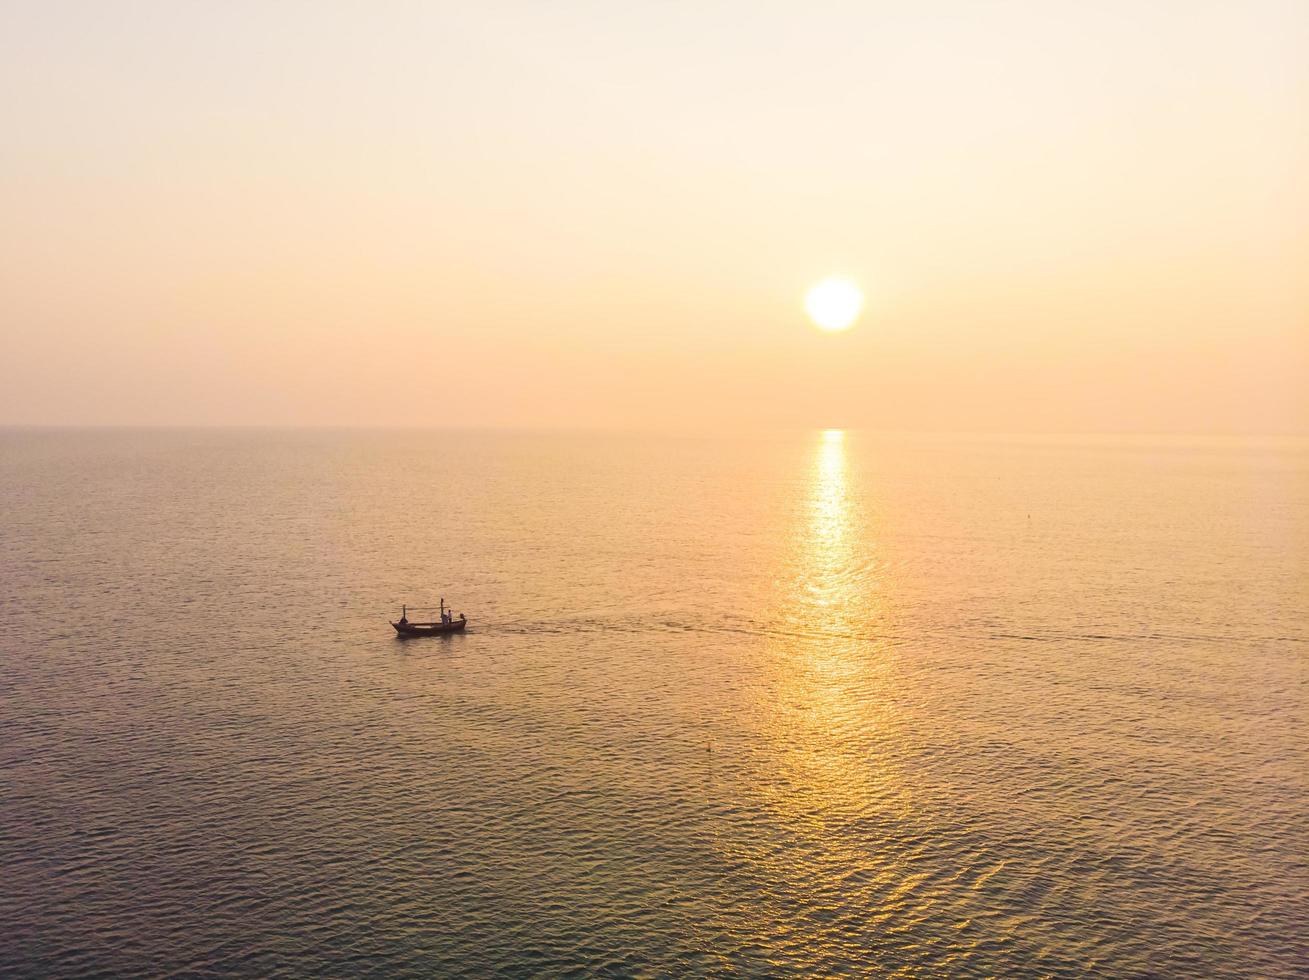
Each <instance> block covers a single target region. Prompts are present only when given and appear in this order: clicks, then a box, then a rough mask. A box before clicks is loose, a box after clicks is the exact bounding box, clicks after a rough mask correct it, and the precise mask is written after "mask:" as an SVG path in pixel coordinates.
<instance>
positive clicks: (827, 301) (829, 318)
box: [804, 276, 864, 330]
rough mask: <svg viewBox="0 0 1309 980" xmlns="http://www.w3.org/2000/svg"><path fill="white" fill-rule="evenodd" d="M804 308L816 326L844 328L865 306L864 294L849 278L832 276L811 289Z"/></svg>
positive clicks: (806, 296)
mask: <svg viewBox="0 0 1309 980" xmlns="http://www.w3.org/2000/svg"><path fill="white" fill-rule="evenodd" d="M804 308H805V312H806V313H808V314H809V319H810V320H812V321H813V322H814V325H815V326H817V327H819V328H821V329H823V330H844V329H846V328H847V327H848V326H850V324H852V323H854V322H855V320H856V319H858V317H859V313H860V311H861V310H862V309H863V308H864V294H863V293H862V292H861V291H860V289H859V287H858V286H856V285H855V284H854V283H852V282H851V281H850V280H849V279H842V278H841V277H840V276H832V277H831V278H828V279H824V280H823V281H822V282H820V283H818V284H817V285H816V286H814V287H813V288H812V289H810V290H809V292H808V293H807V294H806V295H805V300H804Z"/></svg>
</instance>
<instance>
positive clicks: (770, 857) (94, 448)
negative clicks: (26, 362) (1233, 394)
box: [0, 431, 1309, 977]
mask: <svg viewBox="0 0 1309 980" xmlns="http://www.w3.org/2000/svg"><path fill="white" fill-rule="evenodd" d="M0 507H2V508H3V509H2V511H0V516H2V518H3V520H2V521H0V653H2V656H0V975H5V976H22V975H29V976H47V975H56V974H165V973H178V972H187V973H194V974H199V975H220V974H224V975H226V974H239V975H245V976H256V975H257V976H267V975H300V976H319V977H331V976H348V975H357V974H371V975H393V974H410V975H468V976H485V975H490V974H506V975H529V974H548V975H557V974H565V973H569V974H575V975H584V974H599V975H605V976H628V975H726V974H734V973H739V974H745V975H756V976H764V975H779V974H804V975H820V974H845V975H850V974H865V973H868V974H879V975H880V974H896V975H904V976H921V977H935V976H941V977H946V976H948V977H983V976H1083V975H1114V976H1147V975H1148V976H1159V975H1168V976H1177V977H1201V976H1259V977H1288V976H1304V975H1307V974H1309V813H1307V809H1309V808H1307V806H1306V801H1307V800H1309V792H1307V791H1309V670H1307V669H1306V666H1307V662H1309V623H1307V619H1309V616H1307V613H1306V610H1307V609H1309V447H1307V446H1306V444H1305V443H1303V442H1287V441H1281V442H1276V441H1263V442H1254V443H1250V442H1245V443H1242V442H1235V441H1226V442H1225V441H1203V440H1191V441H1187V440H1172V441H1169V440H1137V441H1131V442H1129V443H1127V444H1126V445H1123V444H1119V443H1114V442H1111V441H1102V440H1095V439H1082V440H1063V441H1059V440H1017V439H1001V438H995V439H980V438H972V439H964V438H944V437H940V438H924V437H916V438H909V437H905V438H893V437H887V436H874V435H870V434H863V433H857V432H852V433H848V434H845V435H844V436H842V434H840V433H828V434H823V433H795V434H790V435H779V436H777V437H774V438H749V439H733V438H689V439H677V438H661V437H620V436H603V435H545V436H543V435H473V434H465V433H459V434H440V433H409V434H402V433H368V432H356V433H330V432H298V433H297V432H258V433H253V432H108V433H91V432H35V431H9V432H0ZM441 596H445V597H446V598H447V599H449V600H451V601H452V602H453V603H454V605H455V607H456V608H457V609H458V610H461V611H463V612H465V613H466V614H467V616H468V620H469V629H468V633H467V635H464V636H458V637H447V638H430V639H422V640H409V641H404V640H399V639H397V638H396V637H395V635H394V633H393V631H392V630H391V627H390V626H389V625H388V624H387V619H388V617H390V618H395V617H396V616H397V615H398V613H399V608H400V604H401V602H409V603H410V604H412V605H435V604H436V603H437V601H438V599H439V598H440V597H441Z"/></svg>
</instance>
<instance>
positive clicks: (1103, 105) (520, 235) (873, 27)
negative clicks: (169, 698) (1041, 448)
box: [0, 0, 1309, 433]
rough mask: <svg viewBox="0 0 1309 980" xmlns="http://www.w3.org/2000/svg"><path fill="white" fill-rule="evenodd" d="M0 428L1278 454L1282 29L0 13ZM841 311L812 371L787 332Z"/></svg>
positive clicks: (662, 8)
mask: <svg viewBox="0 0 1309 980" xmlns="http://www.w3.org/2000/svg"><path fill="white" fill-rule="evenodd" d="M0 38H3V39H4V40H3V42H2V43H3V45H4V48H5V56H4V58H3V59H0V126H2V127H3V132H4V134H5V137H4V141H3V144H0V215H3V216H4V217H3V221H0V424H328V425H334V424H345V425H371V424H385V425H391V424H401V425H457V426H618V427H622V426H637V427H656V428H685V427H705V426H713V427H733V426H770V425H786V426H804V427H815V426H816V427H830V426H841V427H855V426H870V427H880V428H893V429H969V430H972V429H982V430H1001V431H1110V432H1114V431H1138V432H1149V431H1187V432H1267V433H1280V432H1306V431H1309V395H1307V394H1306V393H1305V390H1306V389H1309V384H1306V382H1307V381H1309V275H1306V270H1309V5H1306V4H1304V3H1300V2H1287V3H1268V2H1248V3H1245V2H1243V3H1222V4H1211V3H1204V2H1177V3H1169V2H1158V3H1153V4H1141V3H1136V2H1134V3H1096V4H1085V3H1057V2H1031V3H1026V2H996V3H971V2H970V3H962V2H960V3H924V4H904V3H896V4H890V3H887V4H877V3H873V2H860V3H821V2H807V3H799V2H793V3H764V2H758V0H756V2H739V3H737V2H732V3H712V2H697V3H694V4H692V3H687V4H668V3H648V4H615V3H592V4H581V3H557V4H540V3H522V4H504V3H477V4H449V5H440V4H436V3H399V2H396V3H386V4H371V3H336V4H330V3H289V2H287V3H266V2H258V3H256V2H249V3H244V2H235V3H230V4H205V5H194V4H177V3H171V2H168V3H134V4H103V3H86V4H70V3H59V2H41V3H23V2H10V3H6V4H5V5H4V6H3V8H0ZM834 272H840V273H844V274H845V275H848V276H850V277H852V278H853V279H855V280H856V281H858V282H859V283H861V284H862V285H863V287H864V289H865V291H866V292H867V294H868V308H867V310H866V312H865V315H864V317H863V318H862V320H861V321H860V322H859V323H858V324H857V325H856V326H855V327H854V329H852V330H851V331H849V332H847V333H841V334H826V333H821V332H819V331H817V330H815V329H813V327H812V326H810V325H809V324H808V323H807V321H806V320H805V318H804V314H803V307H802V302H803V296H804V292H805V290H806V288H807V287H808V286H809V285H810V284H811V283H813V282H814V281H816V280H819V279H821V278H823V277H824V276H826V275H828V274H830V273H834Z"/></svg>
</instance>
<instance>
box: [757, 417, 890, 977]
mask: <svg viewBox="0 0 1309 980" xmlns="http://www.w3.org/2000/svg"><path fill="white" fill-rule="evenodd" d="M857 479H858V478H857V476H856V475H855V474H854V473H852V472H851V467H850V465H849V460H848V458H847V445H846V436H845V433H844V432H842V431H840V430H829V431H826V432H823V433H821V434H819V435H818V437H817V439H816V441H815V443H814V445H813V448H812V454H811V457H810V466H809V470H808V477H807V481H806V484H805V485H803V490H802V493H801V495H800V496H799V497H798V499H797V501H796V506H795V507H794V509H793V514H794V524H793V526H792V527H791V529H790V531H789V532H788V535H787V538H786V541H785V544H784V546H783V548H782V552H783V553H782V556H781V562H780V566H779V574H778V576H777V578H776V583H775V586H776V591H775V603H774V608H775V614H774V617H773V621H772V623H771V624H770V630H769V633H770V637H771V638H770V640H769V643H768V647H767V650H766V663H765V669H766V670H767V672H768V685H767V688H766V690H764V691H762V692H760V698H761V701H762V702H763V703H762V704H761V705H760V706H759V722H760V725H761V729H762V730H761V731H760V732H759V733H758V735H759V738H760V741H761V742H762V743H763V744H764V745H765V746H766V748H765V749H764V750H763V754H764V758H762V759H761V760H759V763H758V766H757V772H758V784H757V786H756V787H755V790H756V791H757V792H758V793H759V794H760V795H761V797H762V799H761V801H760V802H761V804H762V806H763V807H764V808H765V809H766V810H767V811H768V812H770V813H772V814H773V815H774V816H775V817H776V825H777V826H780V827H783V828H785V832H786V834H787V837H788V840H787V846H786V847H784V848H776V849H773V848H768V847H766V846H765V847H760V848H757V849H755V850H754V851H753V853H749V854H748V857H749V859H750V860H751V861H752V862H753V863H754V864H755V866H756V867H760V866H762V867H763V868H765V869H766V871H765V875H766V877H767V879H768V880H769V881H770V882H771V884H772V886H773V887H774V888H776V889H778V890H779V899H778V901H779V905H780V906H781V907H782V908H785V907H786V906H787V905H788V904H789V902H790V901H795V902H799V903H800V904H801V905H802V906H803V907H805V908H809V909H814V910H816V912H815V914H816V916H817V921H808V922H793V921H790V920H789V918H788V917H787V916H786V915H785V914H783V915H779V916H777V917H775V918H774V919H773V921H771V922H768V923H763V922H761V923H760V927H761V929H762V930H764V931H765V932H767V933H769V934H770V935H769V938H770V940H773V941H777V942H779V943H782V944H785V943H786V942H787V941H788V940H794V941H796V942H804V941H809V942H812V941H813V939H814V938H815V932H817V933H818V934H819V935H826V937H827V938H829V939H831V940H832V941H833V942H837V941H838V939H837V937H838V934H839V930H838V929H837V928H836V925H835V923H836V921H837V920H838V919H840V918H844V917H845V916H848V915H850V914H857V915H861V916H863V917H864V918H865V920H879V919H884V918H885V919H890V918H892V917H893V916H895V915H897V914H901V915H902V914H903V912H904V902H903V900H902V899H903V896H898V895H897V892H898V890H899V889H900V888H901V886H902V885H904V884H905V871H904V869H903V868H899V867H896V866H893V864H892V863H891V862H889V861H888V857H887V855H888V853H890V851H888V850H887V849H885V848H883V847H881V846H879V845H881V844H882V843H884V841H885V835H883V834H882V833H880V832H878V831H877V830H876V828H877V827H880V826H886V827H892V826H899V827H903V826H905V825H906V824H907V823H912V819H911V800H910V798H909V796H908V793H907V791H906V789H905V786H904V784H903V780H902V778H901V774H900V772H899V771H898V768H897V767H896V766H895V765H894V764H893V763H892V762H891V757H892V755H893V753H892V752H890V751H888V747H889V746H891V745H892V743H893V740H894V739H895V738H896V727H897V725H896V717H895V711H894V707H893V699H892V698H891V696H890V695H891V693H892V692H893V687H894V684H895V676H894V663H893V661H892V659H891V656H890V651H889V650H888V648H887V646H886V645H885V643H884V642H883V641H881V640H879V639H878V636H877V628H878V626H879V624H880V623H881V622H882V620H883V619H884V616H885V610H884V604H885V601H886V589H887V587H888V583H887V582H886V581H885V580H884V579H883V577H882V576H881V574H880V567H881V566H880V564H879V556H878V554H877V541H876V535H875V533H874V528H873V527H872V525H871V521H870V517H869V514H868V512H867V509H866V507H865V503H866V500H867V496H868V493H867V489H868V488H863V487H860V486H858V485H857ZM741 856H747V855H741ZM833 882H843V884H842V885H841V886H840V887H838V888H833V887H832V883H833ZM910 884H911V883H910ZM884 899H889V901H884ZM830 952H832V953H833V954H836V952H837V951H836V950H835V949H833V950H831V951H830Z"/></svg>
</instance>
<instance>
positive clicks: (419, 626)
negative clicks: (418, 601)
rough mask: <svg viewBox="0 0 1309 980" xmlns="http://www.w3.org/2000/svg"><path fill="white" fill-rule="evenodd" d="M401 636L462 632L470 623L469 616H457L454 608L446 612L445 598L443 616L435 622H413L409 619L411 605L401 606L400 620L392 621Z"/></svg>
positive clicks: (442, 601) (442, 604) (442, 608)
mask: <svg viewBox="0 0 1309 980" xmlns="http://www.w3.org/2000/svg"><path fill="white" fill-rule="evenodd" d="M429 608H430V607H429ZM391 625H392V626H394V627H395V631H396V632H397V633H399V634H400V635H401V636H441V635H443V634H445V633H462V632H463V631H464V627H465V626H467V625H468V617H466V616H465V615H464V614H463V613H460V614H459V618H458V619H456V618H455V614H454V610H453V609H452V610H450V611H449V612H446V610H445V599H444V598H442V599H441V618H440V620H439V621H437V622H435V623H412V622H410V621H409V607H408V606H401V607H400V622H398V623H392V624H391Z"/></svg>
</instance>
